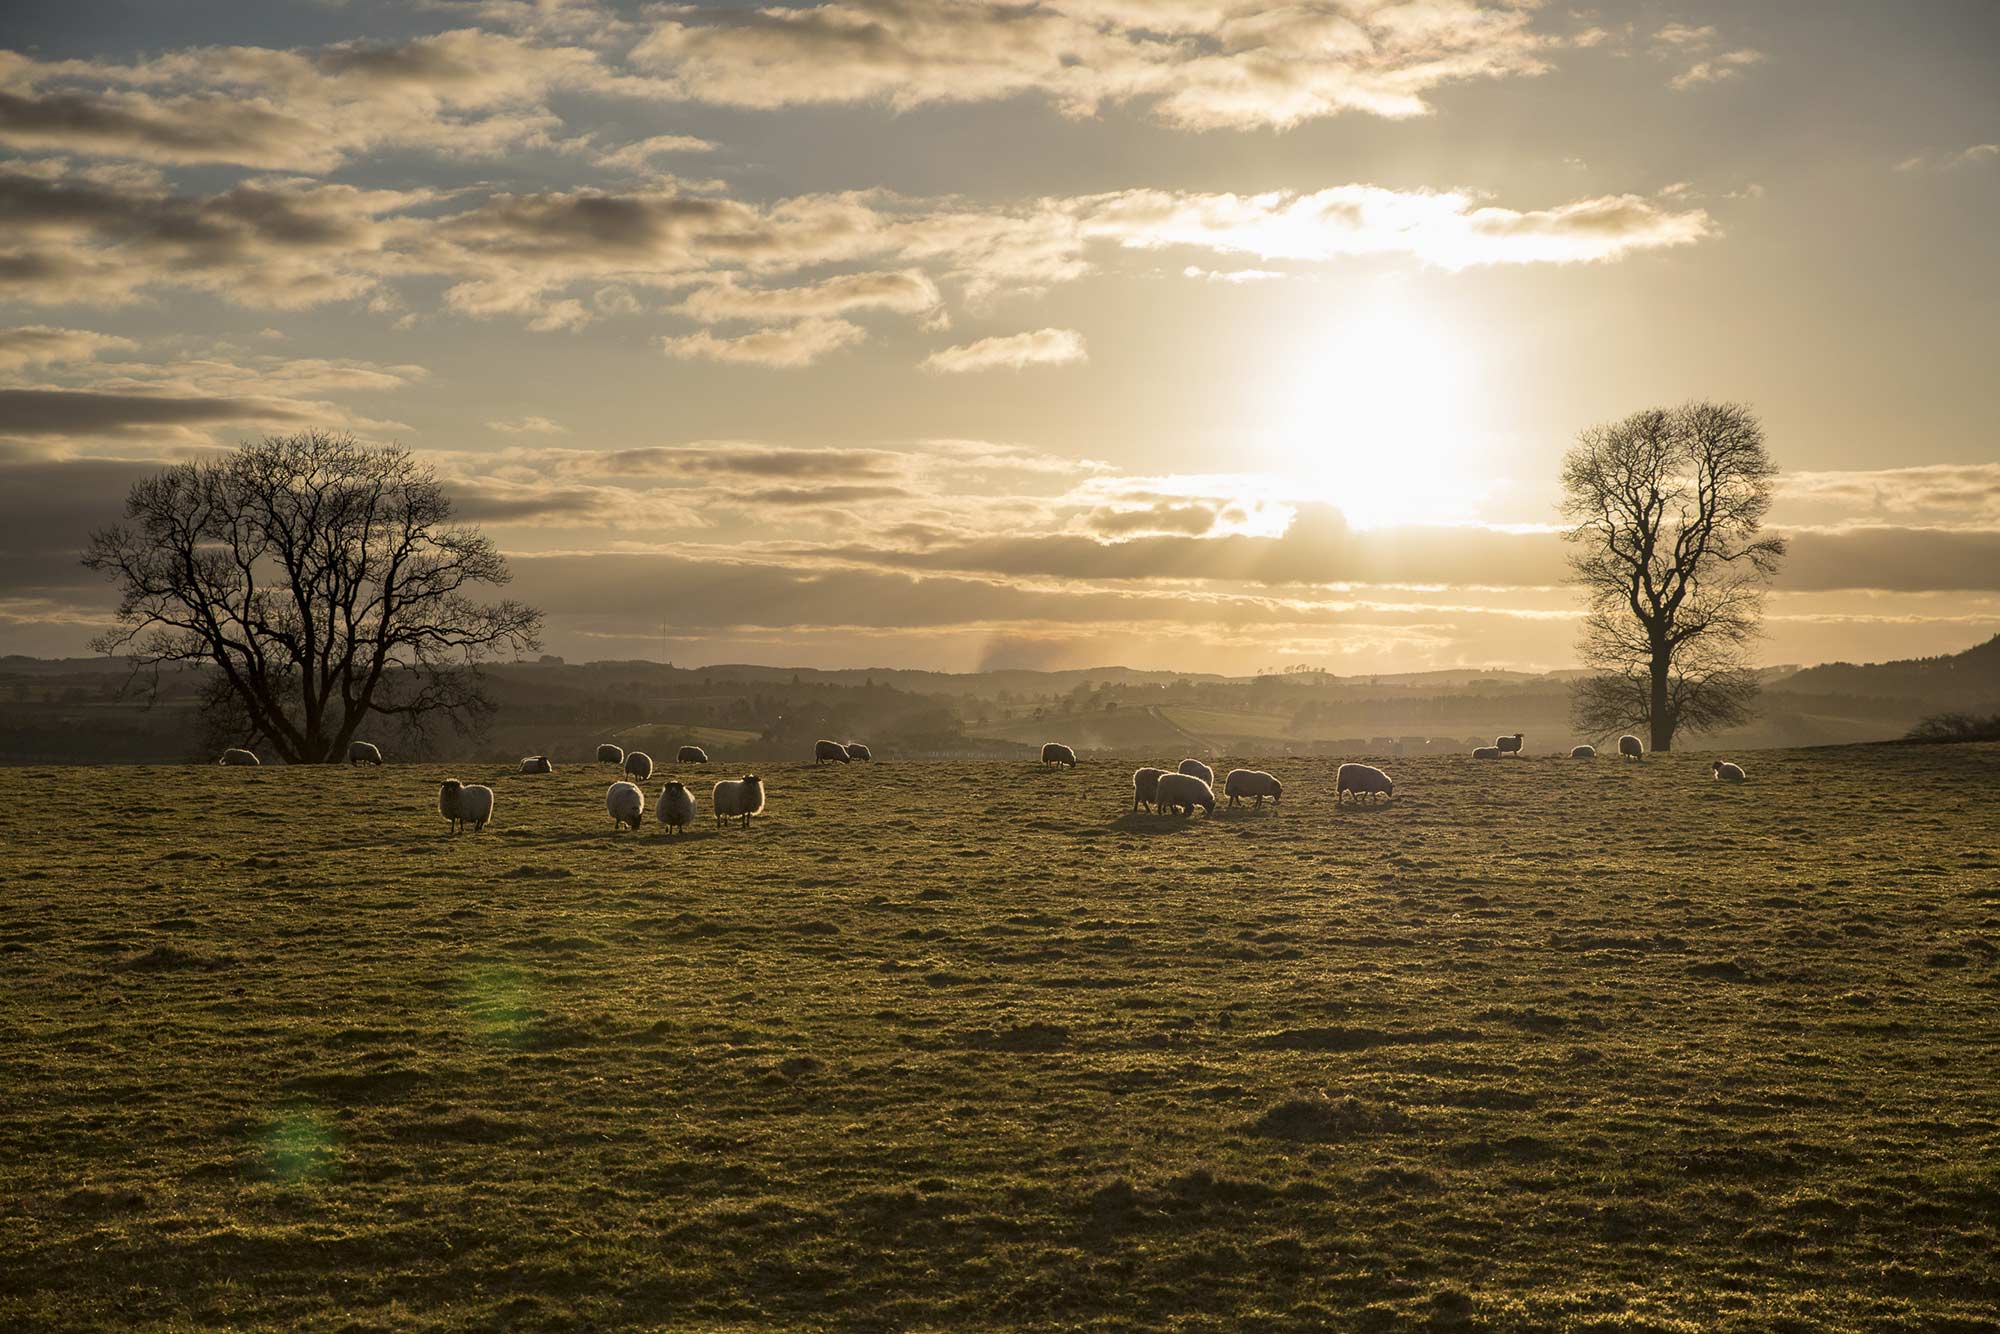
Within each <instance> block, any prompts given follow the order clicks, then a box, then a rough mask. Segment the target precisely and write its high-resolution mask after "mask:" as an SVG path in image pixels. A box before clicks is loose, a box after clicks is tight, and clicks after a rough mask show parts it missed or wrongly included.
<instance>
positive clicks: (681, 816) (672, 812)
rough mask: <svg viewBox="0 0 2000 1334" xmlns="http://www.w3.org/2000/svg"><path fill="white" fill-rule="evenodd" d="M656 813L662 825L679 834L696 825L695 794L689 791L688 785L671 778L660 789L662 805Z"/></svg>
mask: <svg viewBox="0 0 2000 1334" xmlns="http://www.w3.org/2000/svg"><path fill="white" fill-rule="evenodd" d="M654 813H655V815H656V816H657V817H658V818H659V821H660V823H661V824H662V825H664V826H666V827H667V828H668V829H671V830H673V832H675V833H676V834H678V833H680V832H681V831H682V830H683V829H686V828H687V827H688V826H689V825H691V824H693V823H694V793H692V792H690V791H688V790H687V784H685V783H681V782H676V781H675V780H673V779H671V778H670V779H668V780H667V785H666V786H665V787H663V788H661V789H660V805H659V808H658V809H657V810H656V811H655V812H654Z"/></svg>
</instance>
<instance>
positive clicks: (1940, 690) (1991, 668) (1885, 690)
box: [1785, 635, 2000, 711]
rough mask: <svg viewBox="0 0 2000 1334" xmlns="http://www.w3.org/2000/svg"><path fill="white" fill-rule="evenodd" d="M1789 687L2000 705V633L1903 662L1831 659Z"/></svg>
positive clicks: (1928, 703)
mask: <svg viewBox="0 0 2000 1334" xmlns="http://www.w3.org/2000/svg"><path fill="white" fill-rule="evenodd" d="M1785 689H1786V690H1788V691H1793V692H1796V693H1799V694H1809V695H1871V696H1876V697H1894V698H1900V699H1905V700H1909V701H1911V702H1913V703H1918V704H1921V705H1922V706H1923V707H1925V708H1926V709H1929V710H1931V711H1935V710H1937V709H1958V708H1980V707H1993V706H1995V705H2000V635H1995V636H1993V638H1991V639H1989V640H1987V641H1986V642H1985V643H1984V644H1977V645H1974V646H1973V647H1972V648H1969V649H1966V650H1965V651H1964V652H1963V653H1951V654H1947V655H1945V656H1943V657H1937V658H1905V659H1902V660H1900V661H1897V662H1872V663H1852V662H1829V663H1825V664H1823V665H1822V666H1818V667H1807V668H1805V669H1804V670H1802V671H1799V672H1797V673H1795V674H1793V675H1792V676H1791V677H1789V678H1787V679H1786V681H1785Z"/></svg>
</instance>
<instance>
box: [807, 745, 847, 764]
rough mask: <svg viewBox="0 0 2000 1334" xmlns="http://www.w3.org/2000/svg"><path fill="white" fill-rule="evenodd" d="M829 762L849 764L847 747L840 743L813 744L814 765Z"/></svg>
mask: <svg viewBox="0 0 2000 1334" xmlns="http://www.w3.org/2000/svg"><path fill="white" fill-rule="evenodd" d="M829 760H832V761H835V762H836V763H839V764H845V763H847V747H845V746H843V745H841V744H840V743H839V742H838V741H815V742H813V763H814V764H825V763H826V762H827V761H829Z"/></svg>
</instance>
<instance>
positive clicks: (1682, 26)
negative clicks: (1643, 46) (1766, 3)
mask: <svg viewBox="0 0 2000 1334" xmlns="http://www.w3.org/2000/svg"><path fill="white" fill-rule="evenodd" d="M1721 40H1722V35H1721V33H1719V32H1718V31H1716V28H1715V26H1714V25H1713V24H1702V25H1700V26H1698V27H1697V26H1694V25H1691V24H1686V23H1669V24H1666V25H1665V26H1664V27H1662V28H1660V30H1659V31H1657V32H1655V33H1654V34H1653V38H1652V42H1651V50H1652V53H1653V56H1654V57H1655V58H1656V59H1659V60H1665V61H1672V62H1680V61H1684V60H1685V61H1691V63H1689V64H1687V65H1685V66H1684V67H1683V68H1682V69H1681V70H1680V71H1679V72H1678V73H1676V74H1674V75H1673V77H1671V78H1670V79H1668V80H1667V86H1668V87H1670V88H1672V89H1674V90H1675V91H1676V92H1686V91H1687V90H1688V89H1690V88H1696V87H1699V86H1700V85H1702V84H1705V83H1722V82H1725V81H1726V80H1729V79H1735V78H1740V77H1741V76H1742V74H1743V71H1744V70H1746V69H1748V68H1749V67H1750V66H1752V65H1758V64H1762V63H1763V62H1764V59H1765V56H1764V53H1763V52H1762V51H1758V50H1755V49H1753V48H1750V47H1737V48H1735V49H1733V50H1728V51H1720V52H1718V51H1716V49H1715V48H1716V46H1717V45H1718V44H1720V42H1721Z"/></svg>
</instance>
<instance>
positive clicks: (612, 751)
mask: <svg viewBox="0 0 2000 1334" xmlns="http://www.w3.org/2000/svg"><path fill="white" fill-rule="evenodd" d="M597 762H598V763H599V764H623V763H625V748H624V747H623V746H614V745H612V744H611V743H610V742H609V741H607V742H605V743H604V744H603V745H601V746H599V747H598V748H597Z"/></svg>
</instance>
